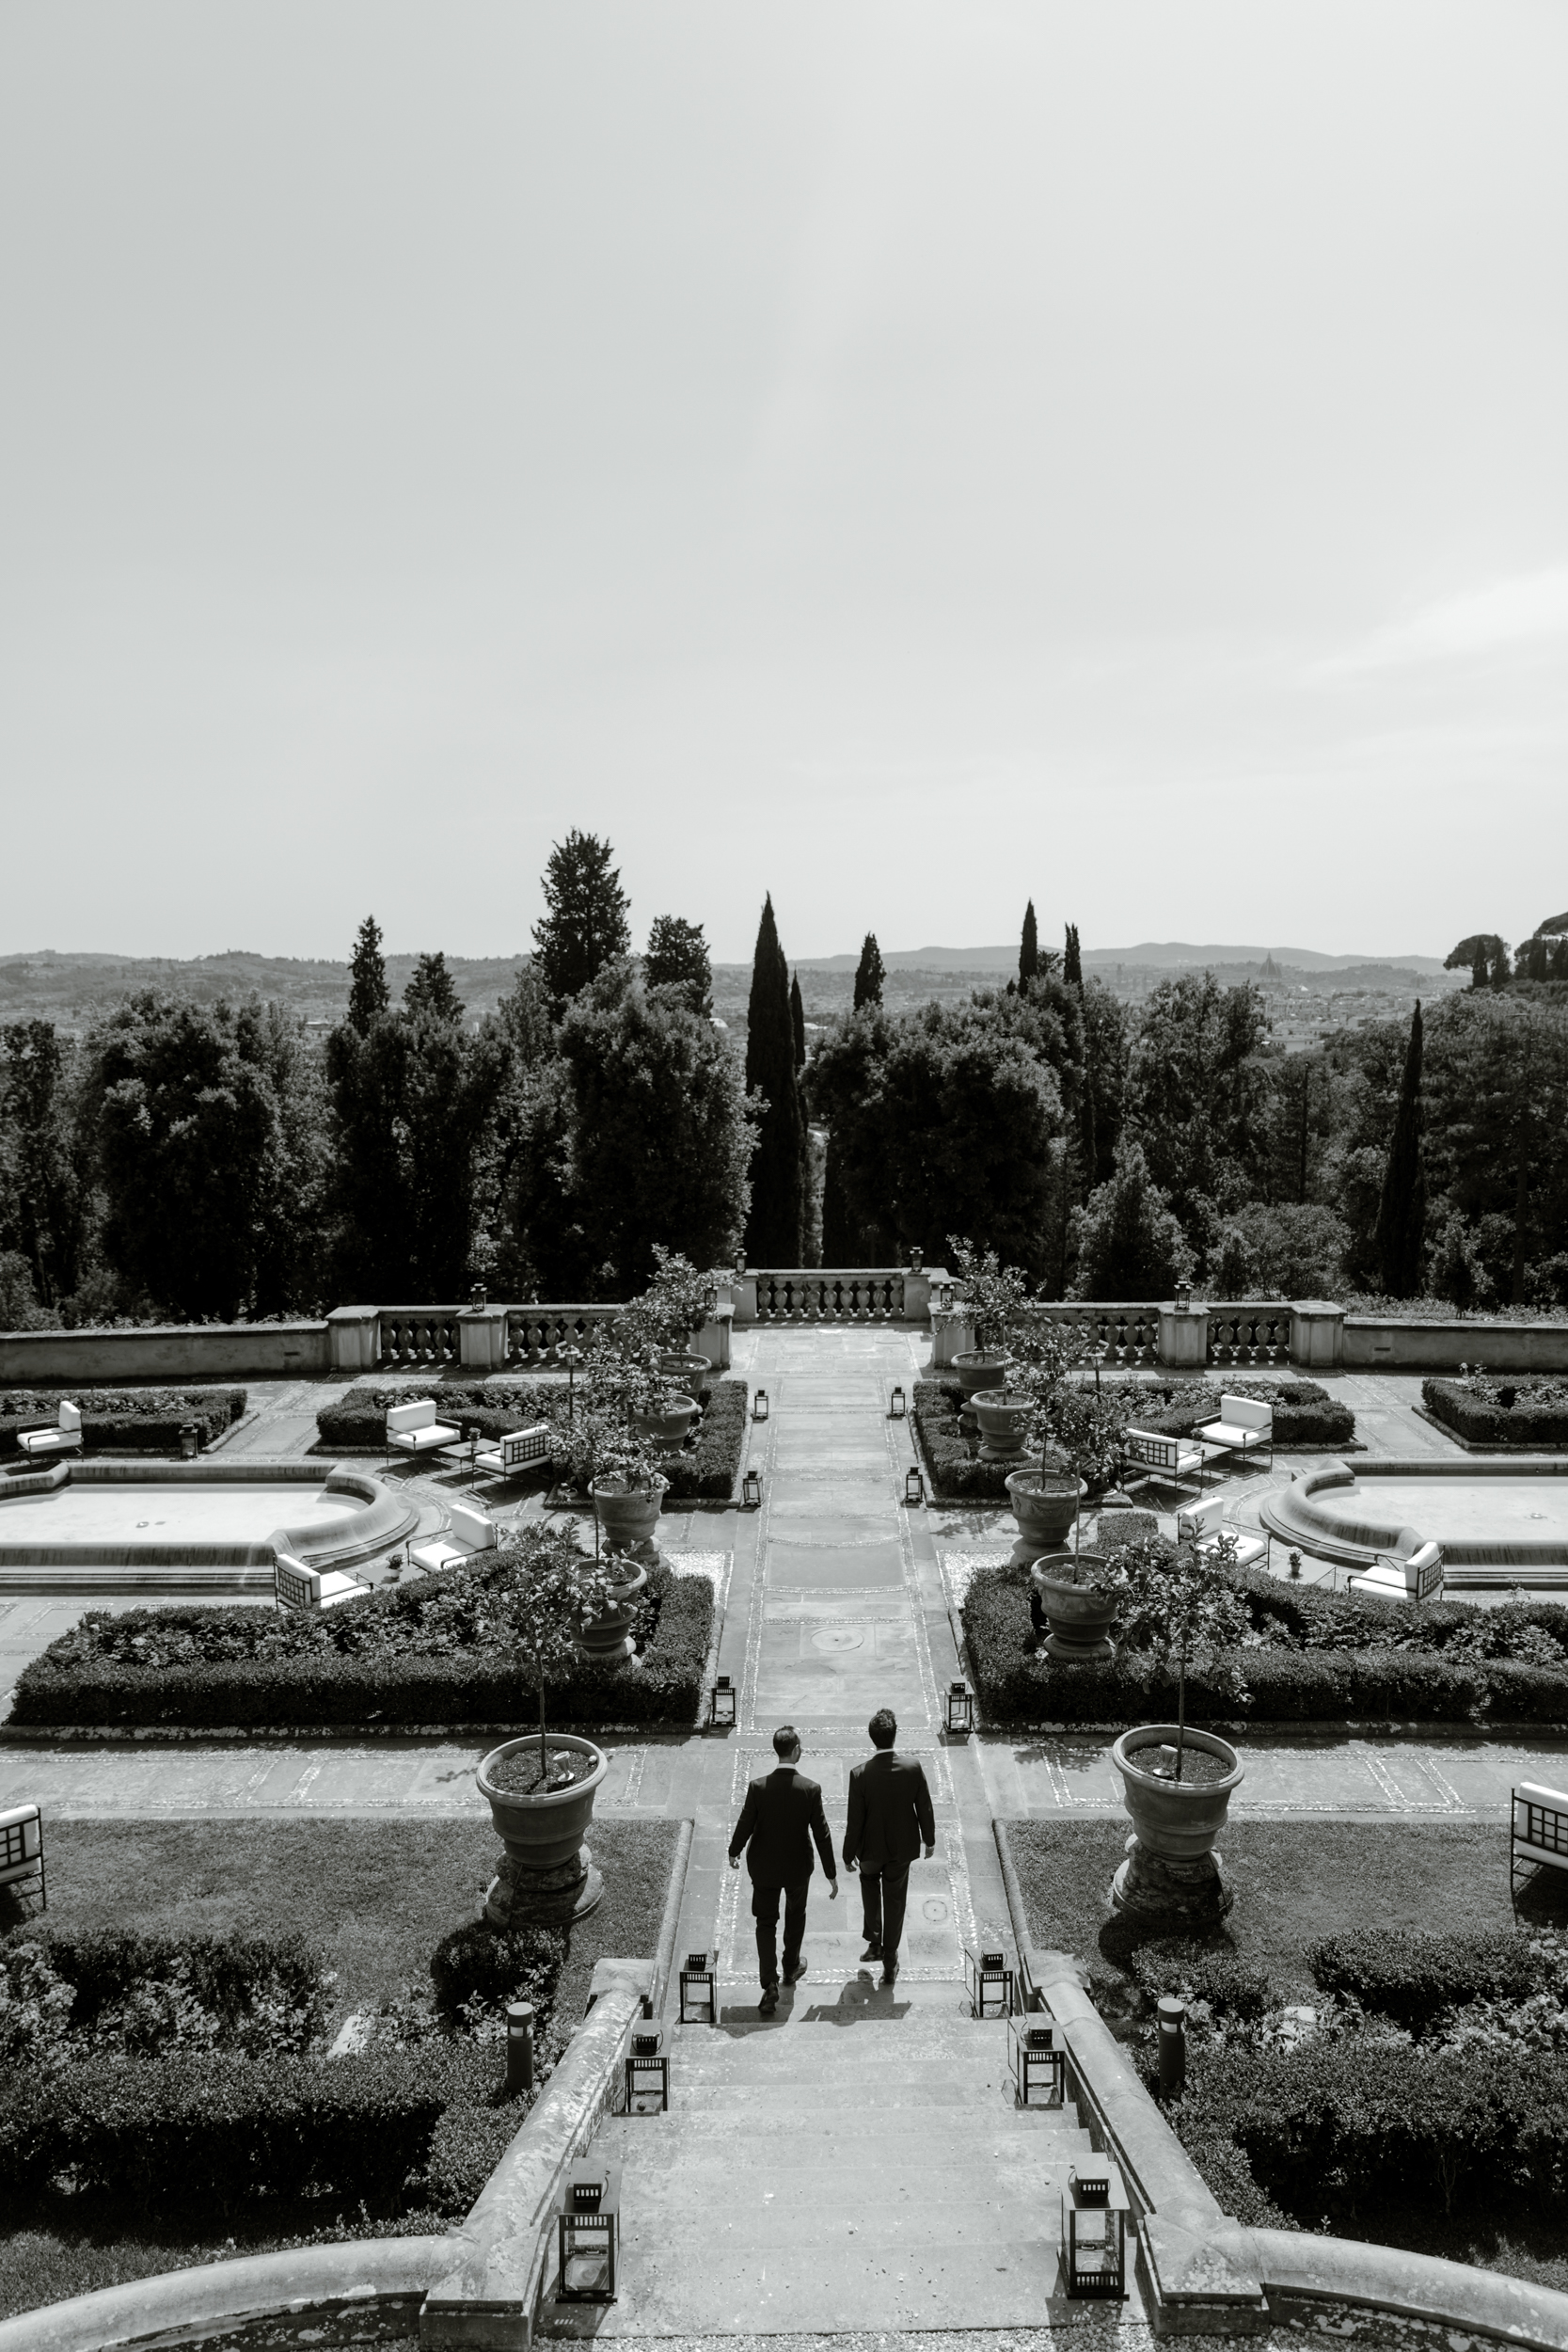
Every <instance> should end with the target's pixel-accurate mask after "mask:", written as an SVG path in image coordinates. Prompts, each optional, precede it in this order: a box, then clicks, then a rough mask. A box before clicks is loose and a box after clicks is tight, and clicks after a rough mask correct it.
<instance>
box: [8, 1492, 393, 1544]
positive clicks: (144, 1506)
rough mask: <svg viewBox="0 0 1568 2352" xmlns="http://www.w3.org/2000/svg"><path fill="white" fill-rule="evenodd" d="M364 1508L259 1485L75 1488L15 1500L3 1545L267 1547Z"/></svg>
mask: <svg viewBox="0 0 1568 2352" xmlns="http://www.w3.org/2000/svg"><path fill="white" fill-rule="evenodd" d="M364 1507H365V1506H364V1504H363V1503H362V1502H359V1501H358V1500H357V1499H356V1497H355V1496H353V1495H341V1494H328V1493H327V1492H326V1490H325V1487H322V1486H307V1485H306V1484H304V1483H303V1482H301V1483H300V1484H298V1485H296V1484H294V1483H293V1481H278V1482H276V1483H272V1482H268V1481H265V1480H261V1479H258V1480H257V1481H256V1483H255V1485H254V1486H250V1485H245V1486H239V1485H233V1486H231V1485H228V1484H222V1485H219V1484H216V1483H214V1485H212V1486H205V1485H198V1484H196V1483H194V1482H193V1483H192V1484H190V1485H188V1486H174V1485H172V1484H171V1485H169V1486H158V1485H156V1484H154V1483H153V1482H152V1481H149V1482H148V1484H147V1485H146V1486H140V1485H137V1486H122V1485H112V1486H85V1485H84V1486H77V1485H75V1484H74V1483H72V1484H71V1485H70V1486H61V1487H58V1488H57V1489H56V1490H55V1493H53V1494H32V1495H14V1494H13V1495H8V1496H7V1498H6V1500H5V1502H4V1505H3V1506H0V1546H4V1547H5V1548H6V1549H10V1548H11V1547H12V1546H14V1545H22V1544H48V1545H51V1546H53V1545H56V1544H119V1543H123V1544H126V1545H130V1546H137V1547H139V1546H141V1545H144V1544H146V1545H156V1544H166V1543H171V1544H264V1543H265V1542H266V1540H267V1537H268V1536H269V1535H270V1534H272V1531H273V1529H274V1528H275V1527H297V1526H299V1525H300V1524H301V1523H302V1522H307V1521H308V1522H309V1523H310V1524H311V1525H313V1526H325V1525H326V1524H327V1523H328V1522H329V1521H334V1520H338V1519H346V1518H353V1516H354V1514H355V1513H356V1511H362V1510H363V1509H364Z"/></svg>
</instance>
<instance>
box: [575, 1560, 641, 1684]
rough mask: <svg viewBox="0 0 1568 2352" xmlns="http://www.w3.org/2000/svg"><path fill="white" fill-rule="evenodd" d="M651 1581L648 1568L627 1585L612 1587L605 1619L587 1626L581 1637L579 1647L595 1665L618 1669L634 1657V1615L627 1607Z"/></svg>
mask: <svg viewBox="0 0 1568 2352" xmlns="http://www.w3.org/2000/svg"><path fill="white" fill-rule="evenodd" d="M647 1581H648V1571H647V1568H646V1566H643V1567H640V1568H639V1569H638V1571H637V1574H636V1575H635V1576H634V1577H632V1578H631V1579H630V1580H629V1581H627V1582H626V1583H625V1584H616V1585H613V1586H612V1587H611V1588H610V1589H611V1599H610V1607H609V1608H608V1609H607V1610H606V1611H605V1613H604V1615H603V1616H602V1617H595V1618H594V1620H593V1622H592V1623H591V1624H589V1625H585V1626H584V1627H583V1629H582V1630H581V1632H580V1633H579V1634H578V1648H579V1649H581V1650H582V1652H583V1654H584V1655H585V1656H586V1657H588V1658H590V1659H592V1660H593V1661H594V1663H595V1664H596V1665H600V1666H616V1665H620V1664H622V1663H623V1662H624V1661H626V1659H628V1658H630V1657H631V1656H632V1638H631V1611H630V1608H629V1607H628V1603H629V1602H630V1601H631V1600H633V1599H634V1598H635V1597H636V1595H637V1594H639V1593H640V1592H641V1590H642V1589H643V1587H644V1585H645V1584H646V1583H647Z"/></svg>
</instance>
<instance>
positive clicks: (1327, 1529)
mask: <svg viewBox="0 0 1568 2352" xmlns="http://www.w3.org/2000/svg"><path fill="white" fill-rule="evenodd" d="M1478 1470H1481V1474H1482V1475H1483V1476H1486V1477H1491V1478H1514V1479H1520V1478H1531V1479H1533V1478H1561V1477H1564V1476H1568V1461H1565V1460H1562V1459H1560V1457H1558V1456H1556V1455H1552V1454H1513V1455H1510V1456H1509V1457H1508V1458H1507V1459H1506V1460H1502V1461H1497V1460H1492V1461H1488V1462H1486V1463H1485V1464H1484V1466H1482V1465H1481V1464H1479V1463H1478V1462H1477V1461H1476V1460H1475V1459H1474V1458H1473V1457H1472V1456H1469V1455H1463V1456H1461V1457H1460V1459H1459V1460H1457V1461H1447V1460H1442V1459H1438V1460H1435V1461H1434V1460H1433V1459H1431V1458H1430V1457H1424V1456H1419V1455H1418V1456H1416V1457H1415V1458H1414V1459H1412V1458H1411V1457H1409V1456H1401V1455H1394V1454H1387V1455H1383V1456H1380V1457H1378V1458H1377V1459H1376V1460H1368V1459H1366V1458H1365V1457H1364V1456H1363V1457H1358V1458H1357V1460H1356V1462H1355V1464H1354V1468H1353V1467H1352V1466H1351V1464H1350V1463H1348V1462H1344V1461H1335V1462H1330V1463H1327V1464H1325V1465H1324V1467H1323V1469H1321V1470H1309V1471H1308V1472H1307V1475H1306V1477H1305V1478H1298V1479H1293V1480H1292V1481H1291V1485H1290V1486H1282V1487H1280V1488H1278V1489H1277V1490H1276V1491H1275V1492H1273V1493H1270V1494H1266V1495H1264V1496H1263V1497H1262V1498H1261V1500H1260V1501H1259V1505H1258V1516H1259V1519H1260V1520H1261V1521H1262V1524H1263V1525H1264V1527H1265V1528H1267V1530H1268V1531H1269V1533H1270V1534H1272V1535H1277V1536H1278V1537H1280V1538H1281V1540H1282V1541H1284V1542H1286V1543H1293V1544H1302V1545H1304V1546H1305V1547H1306V1548H1307V1549H1308V1550H1309V1551H1312V1552H1314V1553H1315V1554H1316V1555H1317V1557H1318V1558H1319V1559H1320V1560H1328V1561H1332V1562H1333V1563H1334V1565H1336V1566H1338V1567H1347V1568H1370V1567H1371V1566H1372V1565H1374V1564H1375V1562H1376V1560H1377V1558H1378V1556H1379V1554H1380V1552H1386V1551H1388V1550H1389V1549H1392V1547H1393V1545H1394V1543H1395V1541H1396V1540H1397V1538H1398V1536H1399V1534H1400V1533H1401V1531H1402V1528H1403V1527H1404V1526H1405V1525H1407V1524H1409V1522H1407V1521H1405V1520H1399V1521H1398V1522H1395V1521H1393V1520H1392V1518H1389V1519H1387V1520H1386V1521H1384V1522H1381V1523H1374V1521H1373V1520H1372V1518H1370V1516H1369V1517H1368V1518H1366V1519H1364V1520H1361V1521H1359V1522H1352V1523H1351V1524H1350V1525H1349V1526H1347V1524H1346V1522H1345V1521H1344V1520H1343V1519H1339V1518H1334V1517H1332V1516H1331V1515H1330V1514H1329V1513H1328V1512H1326V1511H1323V1510H1318V1509H1314V1508H1313V1498H1314V1496H1316V1495H1319V1494H1323V1493H1328V1492H1331V1491H1334V1492H1343V1490H1344V1489H1345V1487H1347V1486H1353V1487H1354V1488H1355V1489H1356V1491H1357V1492H1358V1493H1361V1492H1364V1491H1365V1484H1366V1482H1367V1481H1368V1480H1369V1479H1370V1480H1373V1481H1375V1480H1377V1479H1379V1478H1387V1479H1400V1478H1404V1479H1415V1480H1418V1481H1421V1482H1425V1481H1429V1480H1441V1479H1445V1478H1459V1479H1465V1480H1466V1481H1467V1480H1469V1479H1471V1478H1474V1477H1475V1475H1476V1473H1477V1471H1478ZM1367 1501H1368V1504H1369V1513H1370V1510H1371V1509H1372V1508H1374V1507H1375V1501H1374V1497H1372V1496H1370V1495H1369V1496H1368V1497H1367ZM1416 1532H1417V1534H1418V1535H1420V1537H1421V1538H1422V1540H1423V1541H1427V1540H1434V1541H1436V1542H1439V1543H1441V1544H1442V1545H1443V1551H1444V1566H1445V1570H1446V1573H1447V1581H1448V1582H1449V1584H1450V1585H1451V1584H1453V1583H1455V1582H1456V1581H1457V1582H1461V1583H1464V1582H1470V1583H1475V1584H1477V1585H1481V1586H1483V1585H1485V1584H1487V1583H1488V1582H1493V1583H1498V1582H1506V1581H1511V1580H1510V1579H1508V1578H1507V1576H1506V1574H1505V1573H1504V1572H1505V1571H1506V1570H1508V1569H1510V1568H1518V1569H1522V1570H1524V1571H1525V1572H1526V1573H1527V1575H1528V1576H1530V1578H1531V1579H1532V1581H1534V1580H1536V1579H1539V1580H1541V1581H1547V1582H1550V1583H1551V1584H1553V1585H1556V1584H1568V1540H1565V1539H1564V1538H1563V1537H1562V1536H1560V1535H1543V1536H1539V1537H1529V1536H1521V1537H1515V1538H1513V1540H1511V1541H1509V1542H1506V1543H1483V1542H1479V1541H1477V1540H1475V1539H1474V1538H1471V1539H1469V1540H1466V1539H1465V1538H1463V1537H1461V1538H1460V1539H1458V1540H1457V1541H1451V1540H1449V1538H1447V1537H1445V1536H1444V1535H1443V1534H1442V1533H1441V1531H1440V1530H1439V1529H1434V1528H1423V1527H1419V1526H1418V1527H1417V1531H1416ZM1455 1571H1457V1572H1458V1574H1457V1575H1456V1574H1455ZM1466 1571H1468V1573H1466ZM1547 1571H1556V1573H1554V1574H1551V1575H1549V1576H1548V1575H1547ZM1489 1572H1490V1573H1489Z"/></svg>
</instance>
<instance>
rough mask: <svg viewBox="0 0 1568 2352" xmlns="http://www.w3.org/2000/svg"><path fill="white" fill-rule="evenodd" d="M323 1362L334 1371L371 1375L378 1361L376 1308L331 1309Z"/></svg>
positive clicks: (378, 1337)
mask: <svg viewBox="0 0 1568 2352" xmlns="http://www.w3.org/2000/svg"><path fill="white" fill-rule="evenodd" d="M326 1345H327V1362H328V1364H329V1366H330V1368H331V1369H332V1371H334V1372H373V1371H374V1370H375V1368H376V1365H377V1364H378V1363H379V1361H380V1359H381V1310H380V1308H379V1307H334V1308H333V1310H332V1312H331V1313H330V1314H329V1315H328V1316H327V1318H326Z"/></svg>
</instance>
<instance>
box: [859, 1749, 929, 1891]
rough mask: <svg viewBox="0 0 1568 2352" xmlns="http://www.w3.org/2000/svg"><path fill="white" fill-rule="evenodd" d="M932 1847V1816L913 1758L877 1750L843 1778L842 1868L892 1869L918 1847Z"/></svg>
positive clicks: (923, 1780)
mask: <svg viewBox="0 0 1568 2352" xmlns="http://www.w3.org/2000/svg"><path fill="white" fill-rule="evenodd" d="M936 1842H937V1824H936V1816H935V1815H934V1814H933V1813H932V1811H931V1792H930V1790H929V1789H928V1788H927V1786H926V1774H925V1772H923V1771H922V1769H921V1767H920V1766H919V1765H918V1764H917V1763H916V1762H915V1760H914V1758H913V1756H900V1755H899V1753H898V1751H897V1749H896V1748H879V1750H878V1752H877V1754H876V1755H875V1756H867V1757H866V1759H865V1762H864V1763H863V1764H857V1765H856V1766H855V1768H854V1770H853V1772H851V1773H850V1775H849V1819H848V1820H847V1823H846V1825H845V1831H844V1860H845V1863H846V1866H847V1865H848V1864H849V1863H851V1862H854V1863H858V1864H859V1865H860V1867H862V1868H863V1869H866V1870H885V1869H889V1868H892V1869H896V1868H897V1867H899V1865H900V1864H901V1863H906V1862H912V1861H913V1860H914V1858H915V1856H916V1855H917V1854H918V1853H919V1851H920V1849H921V1846H922V1845H923V1844H924V1845H927V1846H934V1845H935V1844H936Z"/></svg>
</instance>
